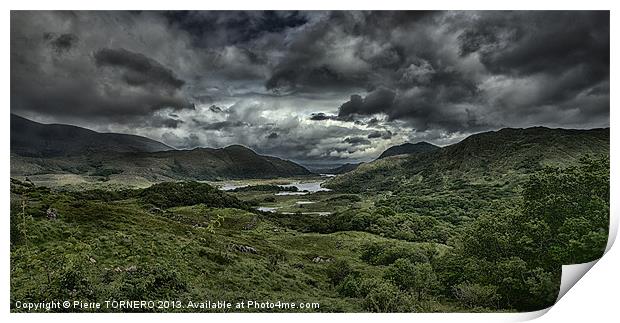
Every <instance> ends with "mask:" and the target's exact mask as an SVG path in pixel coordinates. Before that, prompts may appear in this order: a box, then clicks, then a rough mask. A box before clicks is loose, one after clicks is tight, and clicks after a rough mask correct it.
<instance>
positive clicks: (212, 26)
mask: <svg viewBox="0 0 620 323" xmlns="http://www.w3.org/2000/svg"><path fill="white" fill-rule="evenodd" d="M164 16H165V17H166V18H167V19H168V21H169V22H170V24H173V25H176V26H179V27H180V28H181V29H183V30H185V31H187V32H188V33H189V34H191V35H192V37H193V40H194V42H195V44H196V45H197V46H200V47H205V46H213V45H214V43H219V42H222V43H224V44H225V45H228V44H236V43H244V42H247V41H250V40H252V39H255V38H257V37H259V36H261V35H264V34H265V33H278V32H282V31H284V30H286V29H288V28H292V27H297V26H300V25H303V24H305V23H306V22H307V18H306V17H305V15H304V13H300V12H297V11H171V12H166V13H164ZM222 34H225V37H223V36H221V35H222Z"/></svg>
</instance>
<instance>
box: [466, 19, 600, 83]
mask: <svg viewBox="0 0 620 323" xmlns="http://www.w3.org/2000/svg"><path fill="white" fill-rule="evenodd" d="M459 41H460V49H461V55H469V54H471V53H478V54H480V58H481V59H480V60H481V62H482V63H483V64H484V65H485V66H486V67H487V68H488V69H489V70H491V71H492V72H495V73H515V74H532V73H540V72H543V71H545V72H552V73H562V72H564V71H565V70H566V69H567V68H569V67H571V66H575V65H582V64H585V65H588V68H590V69H592V73H594V74H596V75H593V76H599V77H600V76H605V74H608V73H609V12H607V11H599V12H536V11H533V12H512V13H501V12H490V13H485V14H483V15H482V16H481V18H480V19H477V20H476V21H475V22H474V23H473V24H472V25H470V26H468V27H466V28H465V29H464V31H463V32H462V33H461V35H460V36H459ZM598 73H600V75H599V74H598Z"/></svg>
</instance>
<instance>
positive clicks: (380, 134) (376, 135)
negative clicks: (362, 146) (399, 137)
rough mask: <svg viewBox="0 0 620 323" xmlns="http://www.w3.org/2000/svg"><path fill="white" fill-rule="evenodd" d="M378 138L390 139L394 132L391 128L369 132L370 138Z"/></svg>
mask: <svg viewBox="0 0 620 323" xmlns="http://www.w3.org/2000/svg"><path fill="white" fill-rule="evenodd" d="M376 138H381V139H390V138H392V132H391V131H389V130H387V131H384V132H381V131H373V132H371V133H369V134H368V139H376Z"/></svg>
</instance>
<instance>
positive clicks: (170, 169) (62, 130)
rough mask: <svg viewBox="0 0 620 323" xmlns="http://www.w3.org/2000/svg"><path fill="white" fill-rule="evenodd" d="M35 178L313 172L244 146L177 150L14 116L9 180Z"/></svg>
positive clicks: (155, 177) (157, 178)
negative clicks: (33, 176) (36, 176)
mask: <svg viewBox="0 0 620 323" xmlns="http://www.w3.org/2000/svg"><path fill="white" fill-rule="evenodd" d="M37 174H79V175H90V176H101V177H105V178H107V179H109V178H110V177H117V178H119V180H121V181H122V180H124V179H127V178H129V177H131V178H136V177H139V178H143V179H146V180H148V181H165V180H190V179H192V180H217V179H227V178H231V179H232V178H274V177H290V176H303V175H310V174H311V172H310V171H308V170H307V169H306V168H304V167H303V166H301V165H298V164H296V163H294V162H291V161H288V160H283V159H280V158H277V157H271V156H263V155H259V154H257V153H255V152H254V151H252V150H251V149H249V148H246V147H243V146H240V145H232V146H228V147H225V148H218V149H214V148H196V149H192V150H175V149H173V148H171V147H169V146H167V145H165V144H163V143H160V142H158V141H155V140H152V139H148V138H146V137H141V136H134V135H125V134H115V133H98V132H95V131H92V130H88V129H84V128H80V127H76V126H69V125H60V124H41V123H38V122H34V121H31V120H28V119H25V118H22V117H19V116H17V115H13V114H11V176H29V175H37Z"/></svg>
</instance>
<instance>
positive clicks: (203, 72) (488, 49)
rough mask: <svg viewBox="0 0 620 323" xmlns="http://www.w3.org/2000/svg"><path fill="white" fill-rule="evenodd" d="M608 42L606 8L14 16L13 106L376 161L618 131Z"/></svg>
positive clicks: (168, 134) (183, 138)
mask: <svg viewBox="0 0 620 323" xmlns="http://www.w3.org/2000/svg"><path fill="white" fill-rule="evenodd" d="M609 37H610V34H609V12H588V11H553V12H550V11H536V12H530V11H514V12H505V11H501V12H500V11H482V12H477V11H451V12H441V11H434V12H417V11H402V12H395V11H376V12H366V11H333V12H320V11H308V12H303V11H302V12H295V11H290V12H289V11H281V12H280V11H278V12H270V11H202V12H185V11H183V12H152V11H151V12H148V11H147V12H122V11H118V12H105V11H99V12H60V11H59V12H45V11H42V12H28V11H22V12H12V13H11V71H10V75H11V111H12V112H16V113H21V114H22V115H29V116H33V117H34V118H35V119H36V118H37V117H40V118H41V119H43V120H51V121H54V122H71V123H73V124H78V125H86V126H93V125H94V126H99V125H101V126H99V127H101V128H104V130H107V128H110V129H121V130H123V129H124V131H126V132H131V133H136V134H142V135H147V136H150V137H152V138H154V139H157V140H163V141H165V142H166V143H168V144H170V145H172V146H175V147H183V148H193V147H197V146H214V147H221V146H225V145H229V144H234V143H240V144H244V145H246V146H249V147H252V148H254V149H255V150H256V151H259V152H263V153H268V154H270V155H275V156H280V157H285V158H294V159H296V160H319V159H321V160H339V159H348V160H368V159H371V158H374V157H376V156H377V155H378V154H379V153H380V152H381V151H382V150H384V149H386V148H387V147H389V146H391V145H395V144H400V143H402V142H404V141H416V140H426V141H431V142H433V143H439V144H449V143H452V142H455V141H457V140H460V139H462V138H464V137H465V136H467V135H469V134H472V133H475V132H479V131H486V130H491V129H498V128H501V127H507V126H511V127H528V126H535V125H543V126H552V127H567V128H590V127H602V126H603V127H604V126H608V125H609V91H610V88H609V84H610V80H609V62H610V57H609ZM342 138H345V140H343V139H342Z"/></svg>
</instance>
